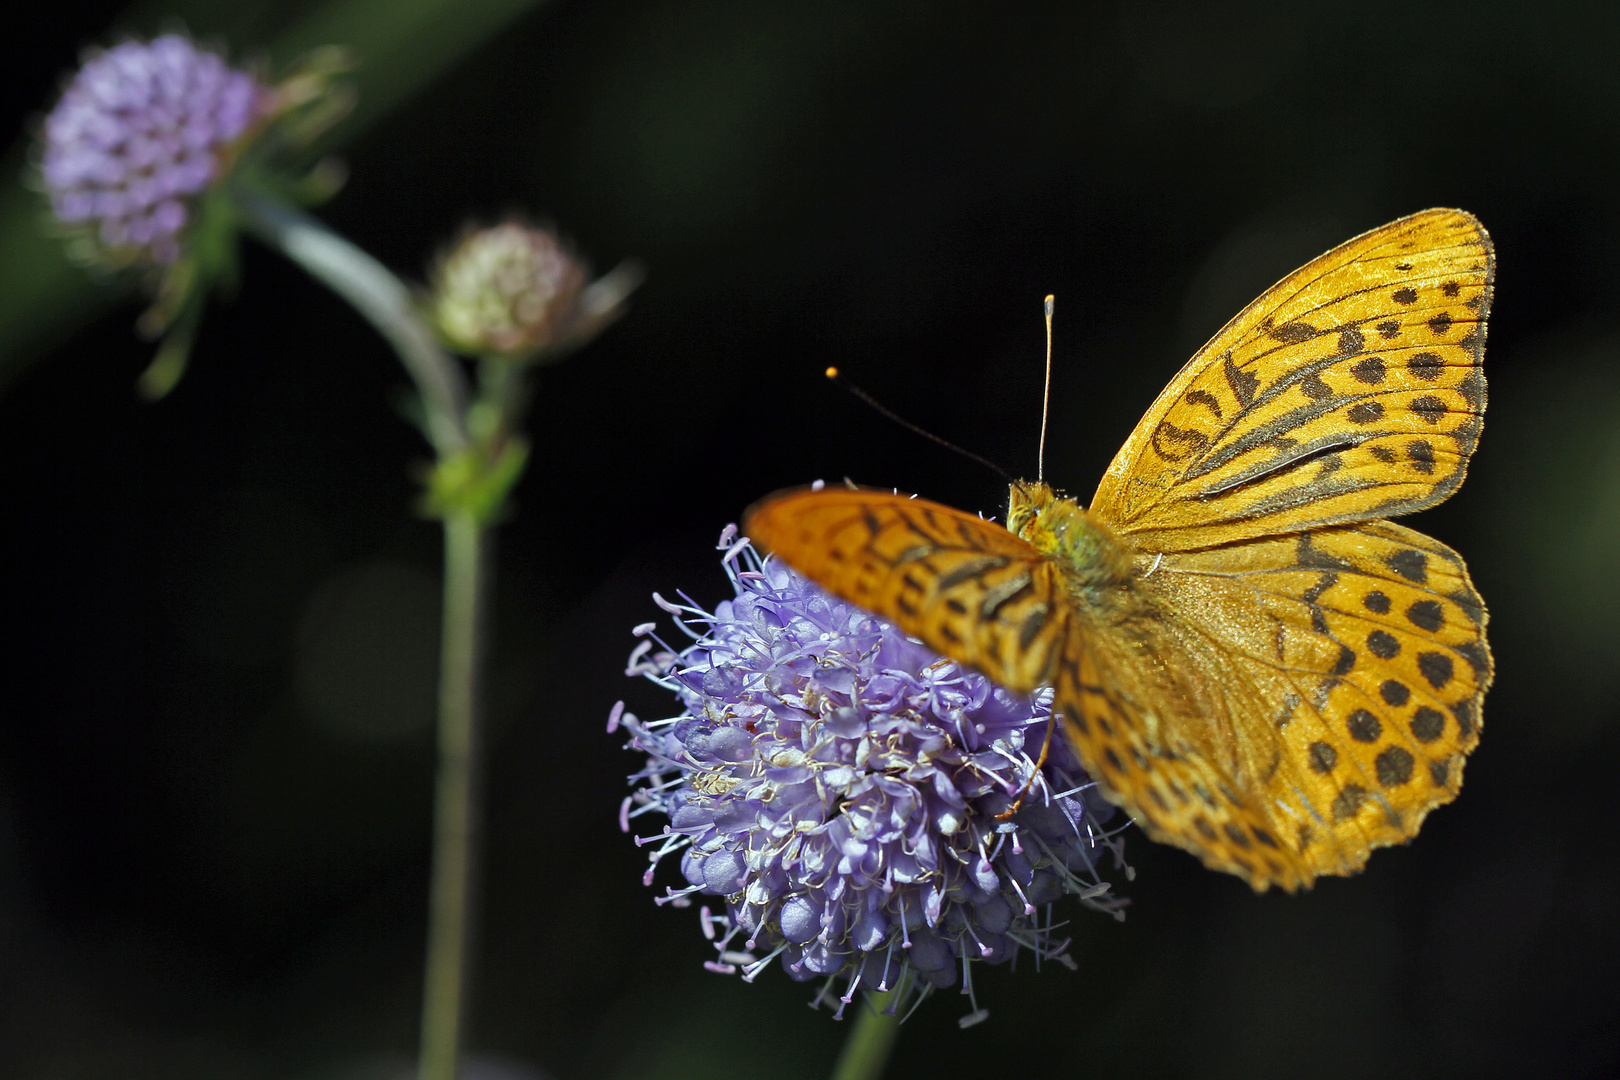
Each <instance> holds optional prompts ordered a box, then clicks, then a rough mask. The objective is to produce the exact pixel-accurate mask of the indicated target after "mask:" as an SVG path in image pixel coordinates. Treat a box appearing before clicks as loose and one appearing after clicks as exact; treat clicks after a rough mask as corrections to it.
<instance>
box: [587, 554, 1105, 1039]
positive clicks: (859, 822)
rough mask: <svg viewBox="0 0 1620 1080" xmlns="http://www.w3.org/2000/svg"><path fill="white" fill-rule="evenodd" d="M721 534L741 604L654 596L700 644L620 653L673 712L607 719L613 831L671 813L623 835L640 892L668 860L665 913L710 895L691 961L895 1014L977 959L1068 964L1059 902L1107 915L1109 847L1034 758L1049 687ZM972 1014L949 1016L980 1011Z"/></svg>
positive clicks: (1065, 768) (1096, 825)
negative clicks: (930, 638) (707, 605)
mask: <svg viewBox="0 0 1620 1080" xmlns="http://www.w3.org/2000/svg"><path fill="white" fill-rule="evenodd" d="M735 535H736V534H735V529H734V528H728V529H727V531H726V533H725V534H723V535H722V537H721V547H722V549H723V550H725V552H726V555H725V566H726V570H727V573H728V574H729V575H730V577H731V581H732V584H733V586H734V588H735V590H736V597H735V598H734V599H731V600H728V601H725V602H722V603H721V604H719V605H718V606H717V607H716V608H715V610H714V611H713V612H712V613H710V612H707V611H704V610H703V609H701V608H700V607H698V606H697V605H696V604H693V603H691V602H690V601H687V602H686V603H683V604H672V603H669V602H667V601H664V600H663V599H662V598H659V597H657V596H656V594H655V597H654V599H655V600H658V602H659V604H660V606H662V607H663V608H664V609H665V610H666V611H668V612H670V613H671V614H673V615H674V616H675V618H676V621H677V624H678V625H679V626H680V627H681V629H683V630H685V631H686V632H687V633H688V634H690V635H691V636H692V637H693V638H695V639H696V640H695V643H694V644H692V645H691V646H690V647H688V648H686V649H685V650H684V651H682V652H680V653H676V652H675V651H674V650H672V649H669V648H668V647H664V648H662V649H657V646H656V645H655V642H656V638H651V639H649V640H646V641H643V642H642V643H641V644H640V645H639V646H638V647H637V649H636V651H635V652H634V653H632V654H631V662H630V668H629V674H634V675H645V676H646V677H648V678H650V679H652V680H653V681H655V682H657V683H659V684H660V685H661V686H664V687H666V688H668V689H669V690H671V691H673V692H674V694H675V695H676V697H677V698H678V699H679V702H680V705H681V712H680V713H679V714H678V715H676V716H673V717H670V718H668V719H665V720H658V721H647V722H644V721H641V720H638V719H637V718H636V717H634V716H633V715H631V714H628V713H624V712H623V706H622V703H621V704H620V705H618V706H615V708H614V712H613V715H612V717H611V718H610V721H609V730H610V731H611V730H613V729H614V728H616V727H617V726H619V725H621V724H622V725H623V726H624V727H625V728H626V729H628V730H629V732H630V734H631V739H630V747H631V748H632V749H634V750H637V751H641V752H645V753H646V754H647V763H646V765H645V767H644V768H643V769H642V770H641V771H640V772H638V773H636V774H635V775H634V776H633V777H632V783H634V784H636V785H637V790H636V791H635V793H634V794H633V795H631V796H629V797H628V798H626V800H625V802H624V806H623V809H622V812H621V819H620V824H621V826H622V827H623V828H624V829H625V830H626V831H628V830H629V828H630V823H631V819H632V818H635V817H640V816H643V815H647V814H660V815H664V816H667V818H668V819H669V820H668V824H667V825H665V826H664V827H663V828H662V830H661V831H660V832H657V833H654V834H652V835H650V836H643V837H641V838H640V839H639V840H638V843H642V844H647V845H651V846H652V853H651V862H652V864H653V866H651V867H649V868H648V870H647V874H646V877H645V881H646V882H647V883H648V884H651V882H652V879H653V871H654V868H655V867H656V865H657V864H658V862H659V861H660V860H662V859H663V858H664V857H665V856H667V855H675V854H678V855H679V859H680V870H681V874H682V876H683V877H684V878H685V881H686V884H685V886H684V887H683V888H680V889H670V890H667V891H666V894H665V896H664V897H663V898H662V901H668V902H673V903H675V904H678V905H682V906H684V905H686V904H689V903H690V902H691V898H692V897H694V896H709V897H716V898H719V905H720V907H721V908H722V911H723V913H719V914H717V913H716V912H714V911H712V910H711V909H710V908H709V907H708V906H705V907H704V908H703V909H702V924H703V929H704V931H705V933H706V934H707V935H708V936H709V937H710V938H711V939H713V940H714V941H715V948H716V950H717V951H718V952H719V956H718V957H717V958H716V959H715V960H713V961H710V962H709V963H708V965H707V966H709V967H710V968H711V969H712V970H715V971H719V972H723V973H730V972H734V971H737V970H739V969H740V970H741V971H742V972H743V975H744V977H745V978H747V979H750V980H751V979H753V978H754V977H755V976H757V975H758V974H759V973H760V971H762V970H763V969H764V968H765V967H766V966H767V965H768V964H769V963H770V962H771V961H772V960H773V959H776V960H779V961H780V962H781V965H782V967H783V969H784V970H786V972H787V973H788V975H789V976H790V977H791V978H793V979H795V980H810V979H815V978H822V979H824V980H825V983H824V984H823V988H822V991H821V993H820V994H818V997H817V1000H818V1001H820V1000H822V999H823V998H824V997H826V996H827V995H828V994H829V992H834V993H836V990H837V989H838V988H839V987H840V985H841V988H842V991H843V992H842V993H841V994H838V995H837V996H838V997H839V998H840V1000H841V1002H843V1003H847V1002H849V1001H850V1000H852V998H853V997H854V994H855V992H856V991H857V990H859V989H863V988H864V989H867V990H898V991H899V993H898V994H896V995H895V998H894V1000H893V1002H892V1005H891V1007H894V1008H899V1007H901V1006H902V1005H903V1004H904V1003H905V1001H906V1000H907V999H911V998H915V997H917V996H920V995H922V994H926V993H928V992H930V991H932V990H933V989H935V988H940V987H946V986H950V985H952V984H953V983H955V981H956V980H957V978H958V975H959V974H960V975H961V976H962V978H963V979H964V987H963V989H964V991H965V992H968V993H970V994H971V993H972V981H971V972H972V968H971V964H972V962H973V961H983V962H986V963H992V964H996V963H1002V962H1004V961H1007V960H1010V959H1012V958H1013V957H1014V956H1015V955H1016V954H1017V953H1018V952H1019V951H1020V950H1021V949H1028V950H1029V951H1030V952H1031V953H1033V954H1034V956H1035V959H1036V960H1037V962H1038V961H1041V960H1047V959H1057V960H1060V961H1062V962H1064V963H1066V964H1068V965H1069V966H1071V967H1072V966H1073V962H1072V961H1071V960H1070V959H1069V957H1068V956H1067V955H1065V953H1064V950H1065V948H1066V946H1067V944H1068V942H1067V941H1066V940H1062V941H1059V940H1057V939H1056V938H1055V936H1054V931H1055V930H1056V929H1057V924H1054V923H1053V921H1052V911H1051V907H1050V905H1051V904H1052V903H1053V902H1054V901H1056V900H1058V899H1060V898H1062V897H1063V896H1064V894H1066V893H1072V894H1075V895H1076V896H1078V897H1079V898H1080V900H1081V901H1082V902H1084V903H1085V904H1087V905H1088V906H1090V907H1093V908H1096V909H1099V910H1102V911H1105V912H1109V913H1111V914H1114V915H1115V916H1116V917H1122V916H1123V911H1122V908H1123V901H1120V900H1117V899H1115V898H1113V897H1111V896H1109V895H1108V885H1107V884H1106V883H1104V882H1102V881H1101V880H1099V878H1098V876H1097V873H1096V867H1097V864H1098V862H1099V861H1100V860H1101V858H1102V856H1103V854H1104V852H1105V850H1107V851H1110V852H1111V853H1112V854H1113V855H1114V856H1115V857H1116V859H1117V858H1118V857H1119V856H1120V848H1119V844H1118V841H1117V840H1116V839H1114V838H1112V837H1111V836H1110V835H1109V834H1108V833H1106V832H1104V831H1103V828H1102V826H1103V823H1104V822H1105V821H1106V820H1107V819H1108V817H1109V815H1110V814H1111V813H1112V807H1110V806H1108V804H1107V803H1105V802H1102V801H1101V800H1100V799H1098V798H1097V797H1096V796H1095V795H1094V793H1093V791H1092V788H1091V784H1090V781H1089V780H1088V778H1087V777H1086V775H1085V773H1084V772H1083V771H1082V770H1081V768H1080V766H1079V765H1078V763H1077V762H1075V761H1074V760H1073V758H1072V757H1071V756H1070V755H1069V753H1068V752H1067V748H1066V747H1065V746H1064V745H1063V740H1062V738H1061V736H1057V737H1054V738H1053V739H1052V740H1051V744H1050V750H1051V752H1050V754H1049V755H1048V758H1047V761H1046V763H1045V764H1044V765H1038V759H1039V757H1040V754H1041V748H1042V745H1043V742H1044V741H1045V738H1046V735H1047V733H1048V729H1049V720H1050V715H1051V704H1050V702H1051V696H1050V693H1049V692H1043V693H1040V694H1037V695H1035V697H1034V698H1033V699H1027V698H1023V697H1019V696H1017V695H1014V694H1011V693H1009V692H1008V691H1006V690H1003V689H1001V688H1000V687H997V686H995V685H994V684H992V683H991V682H990V681H989V680H988V679H986V678H985V677H984V676H982V675H980V674H978V673H976V672H973V671H970V670H967V669H964V668H962V667H961V666H959V665H958V664H956V663H954V662H952V661H950V660H947V659H944V658H942V657H940V656H939V655H938V654H936V653H933V652H931V651H930V650H929V649H928V648H927V647H926V646H924V645H922V644H921V643H919V642H917V641H914V640H912V639H911V638H908V637H906V636H905V635H904V634H902V633H901V632H900V631H899V630H897V629H896V628H895V627H894V626H892V625H890V624H889V623H887V622H884V621H883V620H881V619H878V618H876V617H875V616H873V615H870V614H868V613H866V612H864V611H862V610H861V609H860V608H858V607H855V606H854V605H852V604H849V603H847V602H845V601H843V600H839V599H837V598H835V597H832V596H829V595H828V594H827V593H825V592H823V591H822V590H821V589H820V588H818V587H817V586H815V585H814V584H812V583H811V582H809V581H808V580H806V579H805V578H803V577H801V576H799V575H798V574H797V573H795V572H794V571H793V570H791V569H789V568H788V567H787V566H785V565H784V564H782V563H779V562H776V561H774V560H761V559H759V558H758V557H757V556H756V555H755V554H754V552H753V551H752V550H751V549H750V548H749V547H748V542H747V541H746V540H742V541H738V540H735ZM636 630H637V632H638V634H641V635H647V634H648V633H649V632H650V631H651V630H652V624H645V625H643V626H640V627H637V628H636ZM658 644H661V643H658ZM655 649H656V651H655ZM1021 793H1022V802H1021V805H1020V807H1019V809H1017V810H1016V812H1014V813H1012V814H1011V815H1010V817H1005V815H1006V812H1007V811H1008V810H1009V809H1010V808H1012V807H1013V806H1014V805H1015V804H1019V798H1020V794H1021ZM1004 818H1005V819H1004ZM973 1008H974V1011H973V1012H971V1013H970V1014H969V1015H968V1016H967V1017H965V1018H964V1024H966V1023H968V1022H974V1021H977V1020H979V1019H983V1017H984V1016H985V1015H987V1013H986V1012H985V1011H984V1010H981V1009H978V1007H977V1003H976V1002H975V1003H974V1006H973ZM841 1011H842V1005H840V1012H841Z"/></svg>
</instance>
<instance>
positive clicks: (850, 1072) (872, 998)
mask: <svg viewBox="0 0 1620 1080" xmlns="http://www.w3.org/2000/svg"><path fill="white" fill-rule="evenodd" d="M893 996H894V991H892V990H891V991H889V992H887V993H882V994H870V995H868V996H867V999H866V1003H865V1005H864V1006H863V1007H862V1008H861V1009H860V1010H859V1011H858V1012H857V1013H856V1014H855V1030H854V1031H851V1032H850V1033H849V1039H848V1041H846V1042H845V1043H844V1049H843V1050H842V1051H841V1052H840V1053H839V1055H838V1064H837V1065H835V1066H834V1067H833V1073H832V1080H878V1078H879V1077H881V1076H882V1075H883V1067H884V1066H885V1065H887V1064H888V1063H889V1053H890V1051H892V1050H893V1049H894V1039H895V1036H896V1035H897V1034H898V1033H899V1031H900V1018H899V1017H897V1016H893V1015H890V1014H889V1013H886V1012H885V1011H884V1010H885V1009H886V1008H888V1006H889V1002H890V999H891V998H892V997H893Z"/></svg>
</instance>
